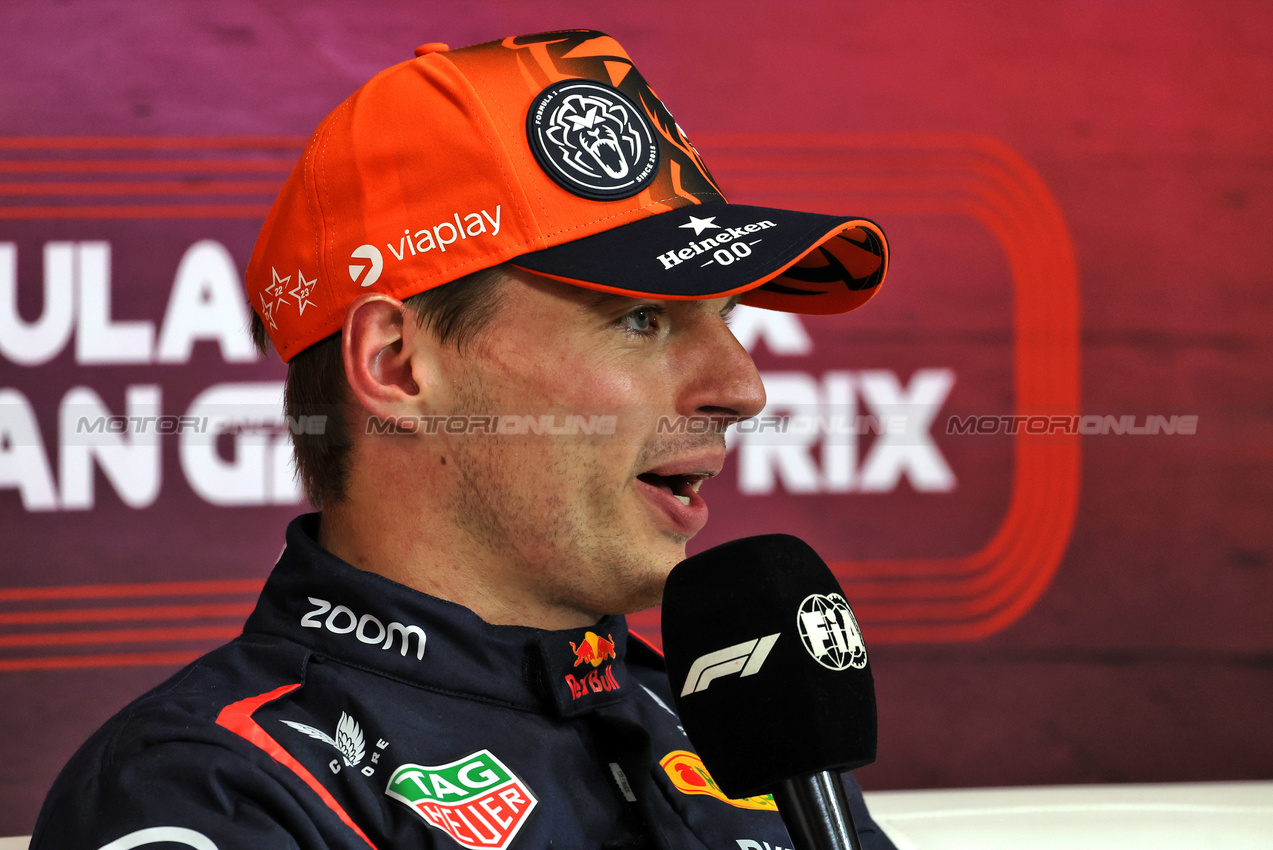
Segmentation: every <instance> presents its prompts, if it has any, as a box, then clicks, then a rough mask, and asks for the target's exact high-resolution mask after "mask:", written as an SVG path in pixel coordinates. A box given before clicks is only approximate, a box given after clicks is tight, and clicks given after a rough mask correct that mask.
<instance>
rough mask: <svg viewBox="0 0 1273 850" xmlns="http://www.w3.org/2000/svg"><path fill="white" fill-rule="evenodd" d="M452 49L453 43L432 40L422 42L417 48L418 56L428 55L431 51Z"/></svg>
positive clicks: (437, 51) (416, 53)
mask: <svg viewBox="0 0 1273 850" xmlns="http://www.w3.org/2000/svg"><path fill="white" fill-rule="evenodd" d="M450 49H451V45H449V44H443V43H442V42H440V41H430V42H429V43H428V44H422V45H420V46H419V47H417V48H416V49H415V55H416V56H428V55H429V54H430V53H446V52H447V51H448V50H450Z"/></svg>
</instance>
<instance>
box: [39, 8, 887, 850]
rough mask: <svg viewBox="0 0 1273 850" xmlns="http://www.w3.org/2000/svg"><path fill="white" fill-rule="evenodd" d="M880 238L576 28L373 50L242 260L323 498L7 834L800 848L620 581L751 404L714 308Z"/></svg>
mask: <svg viewBox="0 0 1273 850" xmlns="http://www.w3.org/2000/svg"><path fill="white" fill-rule="evenodd" d="M886 261H887V248H886V245H885V242H884V239H883V234H882V233H880V231H879V230H878V228H877V227H876V226H875V225H873V224H871V223H870V222H868V221H865V220H861V219H853V218H839V217H832V216H822V215H812V214H805V213H793V212H787V211H781V210H769V209H759V208H754V207H741V206H733V205H727V204H726V203H725V202H724V199H723V198H722V197H721V195H720V193H719V191H718V190H717V188H716V186H715V184H714V183H713V181H712V178H711V176H710V174H709V172H708V171H707V169H706V168H705V167H704V166H703V164H702V161H701V159H700V158H699V155H698V153H697V152H696V151H695V149H694V148H693V146H692V145H691V144H690V143H689V141H688V140H687V139H686V137H685V136H684V134H683V133H682V131H681V129H680V128H679V127H678V126H677V124H676V122H675V121H674V120H673V119H672V117H671V115H670V114H669V113H668V112H667V110H666V109H665V108H664V107H663V105H662V104H661V103H660V102H659V100H658V99H657V98H656V97H655V96H654V94H653V92H652V91H651V90H650V88H649V87H648V86H647V85H646V83H645V81H644V80H643V79H642V78H641V76H640V74H639V73H638V72H637V71H636V70H635V68H633V66H632V64H631V61H630V60H629V59H628V57H627V56H626V54H625V53H624V52H623V50H622V48H620V47H619V45H618V44H617V43H616V42H615V41H613V40H612V39H610V38H609V37H608V36H605V35H603V34H601V33H596V32H586V31H577V32H564V33H547V34H542V35H537V36H528V37H524V38H514V39H506V40H504V41H501V42H492V43H489V44H483V45H477V46H475V47H469V48H464V49H461V50H455V51H451V50H449V49H447V48H446V46H445V45H436V44H434V45H425V46H424V47H422V48H420V49H419V50H417V58H416V59H415V60H413V61H410V62H406V63H403V64H401V65H398V66H395V67H393V68H390V69H388V70H387V71H385V72H383V73H381V74H380V75H378V76H377V77H375V78H374V79H372V80H371V81H370V82H368V83H367V84H366V85H364V86H363V87H362V88H361V89H359V90H358V91H357V92H355V93H354V95H353V96H351V97H350V99H349V100H347V101H346V102H345V103H344V104H342V105H341V106H340V107H339V108H337V109H336V110H335V111H334V112H333V113H332V114H331V115H330V116H328V118H327V119H326V120H325V121H324V122H323V123H322V124H321V125H320V127H319V128H318V130H317V131H316V132H315V134H314V136H313V138H312V139H311V140H310V143H309V145H308V146H307V147H306V149H305V152H304V154H303V156H302V159H301V161H300V163H299V164H298V165H297V167H296V169H295V171H294V172H293V174H292V175H291V177H290V178H289V180H288V182H287V184H286V185H285V186H284V188H283V190H282V193H281V194H280V196H279V198H278V200H277V201H276V203H275V205H274V208H273V209H272V210H271V212H270V215H269V217H268V219H267V220H266V222H265V225H264V227H263V229H262V232H261V236H260V239H259V240H258V243H257V246H256V249H255V251H254V253H253V256H252V260H251V263H250V264H249V266H248V270H247V276H246V277H247V287H248V293H249V296H250V298H251V301H252V305H253V307H254V308H255V310H256V312H257V331H258V334H257V336H258V341H259V342H264V340H265V337H266V336H268V338H269V340H270V341H272V343H273V345H274V347H275V348H276V349H277V351H278V352H279V354H280V355H281V357H282V358H283V359H284V360H285V361H287V362H288V363H289V372H288V385H287V397H286V406H287V408H288V411H289V413H291V414H292V415H294V416H296V417H297V418H298V421H299V418H300V417H302V416H304V417H306V419H305V420H304V421H306V422H323V423H324V427H322V428H310V427H307V428H304V429H301V430H302V431H304V432H305V433H302V434H300V435H297V437H296V457H297V466H298V471H299V473H300V475H301V477H302V480H303V482H304V484H305V487H306V490H307V492H308V494H309V496H310V498H311V500H312V501H314V503H315V504H316V505H317V506H319V507H320V508H321V514H312V515H309V516H305V517H301V518H299V519H298V520H296V521H295V522H293V523H292V525H291V526H290V527H289V529H288V532H287V548H286V549H285V550H284V552H283V554H282V556H281V557H280V560H279V562H278V564H277V565H276V567H275V570H274V572H273V574H272V575H271V577H270V580H269V582H268V583H267V585H266V588H265V590H264V592H263V594H262V597H261V601H260V603H259V604H258V606H257V609H256V611H255V612H254V613H253V615H252V617H251V618H250V619H249V620H248V623H247V625H246V627H245V629H244V633H243V635H242V636H241V637H240V638H238V639H236V640H235V641H233V642H232V643H231V644H229V645H227V646H226V647H222V648H221V649H219V650H216V651H215V652H213V653H211V654H209V655H208V656H205V657H204V658H203V659H200V660H199V661H197V662H195V663H194V664H192V665H191V666H190V667H188V668H186V669H185V670H183V671H181V672H180V673H178V674H177V675H176V676H175V677H174V678H173V679H171V680H169V682H167V683H166V684H164V685H162V686H160V687H159V688H158V689H156V690H155V691H154V692H152V693H151V694H149V695H147V696H145V697H143V698H141V699H140V700H138V701H137V702H135V703H133V704H132V705H131V706H130V707H129V708H127V709H125V711H124V712H122V713H121V714H120V715H119V716H117V717H116V718H115V719H113V720H112V721H111V722H109V723H108V724H107V725H106V726H105V727H104V728H103V729H102V730H101V731H100V732H99V733H98V734H97V735H96V736H95V737H94V738H93V739H92V740H91V741H90V742H89V743H88V744H87V745H86V746H85V747H84V748H83V749H82V750H81V751H80V752H79V753H78V754H77V755H76V756H75V757H74V758H73V760H72V762H71V763H70V765H68V767H67V768H66V769H65V770H64V771H63V774H62V775H61V776H60V777H59V779H58V781H57V783H56V785H55V787H54V789H53V791H52V793H51V795H50V797H49V800H48V802H47V803H46V805H45V809H44V811H43V812H42V814H41V817H40V820H39V823H38V824H37V827H36V831H35V835H34V838H33V846H34V847H37V848H66V847H86V848H94V847H98V848H102V850H124V848H132V847H141V846H151V845H158V846H164V847H196V848H201V850H209V848H220V850H229V848H245V847H254V848H256V847H299V848H364V847H368V846H370V847H377V848H389V847H408V846H409V847H421V846H427V847H434V846H436V847H454V846H456V845H459V846H463V847H468V848H507V847H514V848H516V847H528V848H529V847H535V848H541V847H548V846H552V847H556V848H571V847H579V848H583V847H588V848H598V847H607V848H636V847H669V848H683V847H711V848H718V850H724V848H750V847H756V848H759V847H765V846H768V847H774V848H776V847H784V846H790V840H789V839H788V838H787V835H786V832H785V830H784V828H783V825H782V822H781V819H780V817H779V816H778V815H777V814H776V813H775V810H774V805H773V801H772V799H770V798H767V797H758V798H749V799H746V800H730V799H728V798H726V797H725V796H724V795H723V794H722V793H720V791H719V790H718V789H717V788H716V787H715V785H714V783H713V782H712V780H711V777H710V774H709V773H708V772H707V771H706V769H704V768H703V766H702V763H701V761H699V760H698V758H697V756H695V755H694V753H693V752H692V747H691V745H690V744H689V742H688V740H687V739H686V738H685V736H684V733H683V732H682V731H681V730H680V728H679V725H678V721H677V718H676V716H675V714H674V712H673V710H672V709H671V708H670V706H671V704H672V699H671V693H670V691H669V689H668V685H667V681H666V677H665V675H664V673H663V671H662V668H661V662H660V659H659V657H658V654H657V653H656V652H655V651H654V650H653V649H651V648H650V647H649V646H647V645H645V644H643V643H641V642H640V641H639V640H638V639H636V638H635V637H634V636H631V635H629V634H628V632H627V628H626V625H625V622H624V619H623V617H622V614H624V613H627V612H631V611H635V610H639V609H641V608H644V607H648V606H650V605H653V604H656V603H657V602H658V601H659V599H660V595H661V592H662V586H663V582H664V579H665V578H666V576H667V574H668V572H669V570H670V569H671V568H672V566H674V565H675V564H676V563H677V562H678V561H680V560H681V559H683V558H684V556H685V543H686V541H688V540H689V539H690V538H691V537H693V536H694V535H695V534H696V533H697V532H698V531H699V530H700V529H701V528H702V527H703V524H704V522H705V521H706V519H707V507H706V503H705V501H704V497H703V496H702V495H700V493H699V487H700V485H701V484H702V483H703V482H704V481H705V480H706V479H708V478H711V477H712V476H714V475H715V474H717V473H718V472H719V471H720V469H721V466H722V464H723V462H724V454H725V450H724V441H723V437H722V435H721V431H722V430H723V427H724V426H727V425H729V424H730V423H732V422H736V421H738V420H740V419H743V418H746V417H750V416H753V415H755V414H756V413H757V412H759V410H760V409H761V408H762V406H763V405H764V392H763V389H762V387H761V385H760V381H759V376H758V375H757V373H756V369H755V367H754V365H753V364H752V362H751V360H750V358H749V357H748V355H747V353H746V352H745V351H744V350H743V349H742V348H741V347H740V346H739V344H738V342H737V341H736V340H735V339H734V337H733V336H732V335H731V333H730V331H729V329H728V327H727V326H726V319H727V317H728V314H729V312H730V310H731V309H732V308H733V306H734V305H735V304H736V303H737V302H739V301H740V300H741V301H742V302H744V303H749V304H755V305H757V306H762V307H769V308H773V309H786V310H799V311H801V312H810V313H831V312H840V311H844V310H850V309H853V308H854V307H856V306H859V305H860V304H862V303H864V302H865V301H866V300H867V299H868V298H870V297H871V295H872V294H873V293H874V291H875V289H876V288H877V286H878V284H879V283H880V281H881V280H882V279H883V275H884V271H885V266H886ZM444 284H445V285H444ZM316 417H318V418H316ZM321 417H326V419H325V420H324V419H322V418H321ZM678 421H680V422H684V421H694V422H706V423H709V425H710V426H711V427H707V428H701V427H696V428H681V429H677V428H675V427H673V428H667V427H664V425H665V424H666V423H675V422H678ZM317 431H321V432H322V433H314V432H317ZM849 784H850V795H851V800H852V804H853V806H854V808H855V809H856V811H855V813H854V814H855V820H856V821H857V824H858V825H859V828H860V829H861V831H862V833H863V838H864V844H865V846H867V847H871V848H881V847H884V848H887V847H891V846H892V845H891V844H890V843H889V842H888V839H887V838H886V837H885V836H884V835H883V834H882V833H881V832H879V830H878V829H877V828H876V827H875V825H874V823H873V822H872V821H871V820H870V817H869V815H868V814H867V812H866V810H865V807H864V806H863V804H862V802H861V795H860V791H858V789H857V786H856V784H854V783H852V780H849Z"/></svg>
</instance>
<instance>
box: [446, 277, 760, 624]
mask: <svg viewBox="0 0 1273 850" xmlns="http://www.w3.org/2000/svg"><path fill="white" fill-rule="evenodd" d="M732 306H733V304H732V301H731V300H730V299H723V298H722V299H714V300H710V301H657V300H637V299H632V298H625V297H621V296H612V295H607V294H604V293H597V292H593V291H591V290H586V289H581V288H578V287H574V286H569V285H566V284H560V283H556V282H554V281H550V280H547V279H545V278H542V277H538V276H536V275H532V274H530V273H527V272H521V271H517V272H514V274H513V276H511V277H510V279H509V280H507V281H506V283H505V285H504V292H503V300H502V303H501V306H500V308H499V310H498V313H497V314H496V316H495V317H494V318H493V319H492V320H491V322H490V324H489V325H487V326H486V327H485V328H484V329H483V330H482V331H481V332H480V333H479V334H478V336H477V338H476V339H475V340H474V341H473V342H472V343H471V344H470V345H468V346H466V347H465V348H464V350H463V351H462V352H455V353H454V357H453V359H450V360H449V361H448V362H446V363H444V364H443V366H444V370H445V371H446V372H447V373H448V375H447V377H448V379H449V386H450V387H451V388H452V389H451V390H450V391H449V392H448V395H449V399H448V403H447V405H446V407H447V408H449V409H448V410H446V411H445V412H447V413H452V412H453V413H458V414H469V415H471V416H487V415H499V416H501V417H502V419H501V422H504V423H505V424H506V425H507V424H508V423H509V422H510V420H509V419H508V417H510V416H511V417H516V419H513V420H511V421H512V422H521V423H522V426H521V427H522V429H525V428H526V427H527V426H530V425H532V423H533V424H534V425H538V426H542V425H543V424H545V423H546V422H547V423H548V424H551V425H552V426H556V427H557V428H559V429H562V430H566V431H570V430H571V428H570V423H571V421H572V420H571V419H569V418H568V417H580V418H579V419H576V420H573V421H574V422H575V426H576V427H575V428H574V430H575V433H566V434H556V435H553V434H534V433H533V432H532V433H522V434H503V435H491V434H489V433H480V432H479V433H474V434H470V435H467V436H463V437H458V436H449V437H446V438H444V439H446V440H447V441H448V442H449V445H448V446H447V449H446V451H447V452H448V463H449V464H453V465H454V466H453V470H452V471H451V475H452V476H453V479H452V481H453V489H452V494H451V495H452V498H451V499H450V507H451V510H452V522H453V523H454V524H455V526H456V527H457V528H459V529H461V530H462V532H463V536H464V538H465V548H466V549H468V550H470V551H469V556H470V558H472V559H473V560H476V561H480V562H481V564H480V567H481V569H482V570H483V571H484V573H485V574H486V575H487V576H488V578H492V577H493V578H495V579H496V580H498V581H500V582H502V584H501V590H504V591H507V592H508V593H509V594H510V598H517V597H518V596H521V595H526V594H529V595H530V598H533V599H535V600H536V601H537V602H538V603H539V604H540V605H542V606H544V607H546V608H548V609H550V610H555V611H558V612H560V613H561V614H562V618H561V619H560V621H559V622H560V623H561V624H563V625H584V624H590V623H592V622H594V621H595V620H596V619H597V618H598V617H600V616H602V615H604V614H607V613H627V612H630V611H634V610H639V609H641V608H645V607H649V606H650V605H655V604H658V602H659V600H660V599H661V596H662V590H663V583H664V580H665V579H666V578H667V574H668V572H669V571H670V570H671V568H672V567H673V566H675V565H676V564H677V563H678V562H679V561H681V560H682V559H683V558H684V557H685V544H686V541H688V540H689V539H690V538H691V537H693V536H694V535H695V534H697V533H698V531H699V530H700V529H701V528H702V527H703V524H704V523H705V522H706V521H707V505H706V502H705V500H704V495H706V494H707V493H705V494H704V495H700V494H699V493H698V492H697V490H698V487H699V485H700V484H701V483H702V482H703V481H705V480H706V479H708V478H710V477H712V476H714V475H716V474H717V473H718V472H719V471H720V469H721V466H722V464H723V463H724V460H725V441H724V437H723V435H722V434H721V433H720V430H721V428H720V427H715V428H711V429H708V430H707V431H706V432H704V429H703V428H701V427H697V428H696V427H693V426H691V427H689V428H685V429H682V430H680V431H679V432H678V431H677V429H676V424H677V423H678V421H680V422H683V421H684V419H686V418H689V419H694V420H696V424H698V425H700V426H701V424H702V422H703V418H704V417H710V418H712V419H714V420H715V424H716V425H717V426H721V425H723V424H728V423H729V422H732V421H735V420H737V419H740V418H746V417H750V416H754V415H756V414H757V413H758V412H759V411H760V409H761V408H762V407H763V406H764V400H765V397H764V390H763V388H762V386H761V383H760V376H759V375H758V374H757V372H756V368H755V365H754V364H753V363H752V361H751V357H750V356H749V355H748V354H747V352H746V351H744V350H743V348H742V347H741V346H740V345H739V344H738V341H737V340H736V339H735V338H734V336H733V334H732V333H731V332H730V331H729V329H728V327H727V326H726V325H725V316H726V315H727V313H728V311H729V309H730V308H732ZM432 412H435V413H437V412H444V411H440V410H436V409H435V410H434V411H432ZM522 417H529V419H526V418H522ZM541 417H551V419H550V420H543V419H541ZM607 417H613V418H607ZM660 422H662V423H663V424H662V425H660ZM563 426H565V427H564V428H563ZM669 426H671V427H669ZM588 428H592V429H594V430H595V431H596V433H593V434H591V435H589V434H586V433H583V432H584V431H586V430H587V429H588ZM607 432H608V433H607ZM705 491H708V492H709V491H710V485H709V486H708V487H707V488H705ZM461 566H462V567H471V566H479V565H478V564H474V563H470V564H468V565H461Z"/></svg>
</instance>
